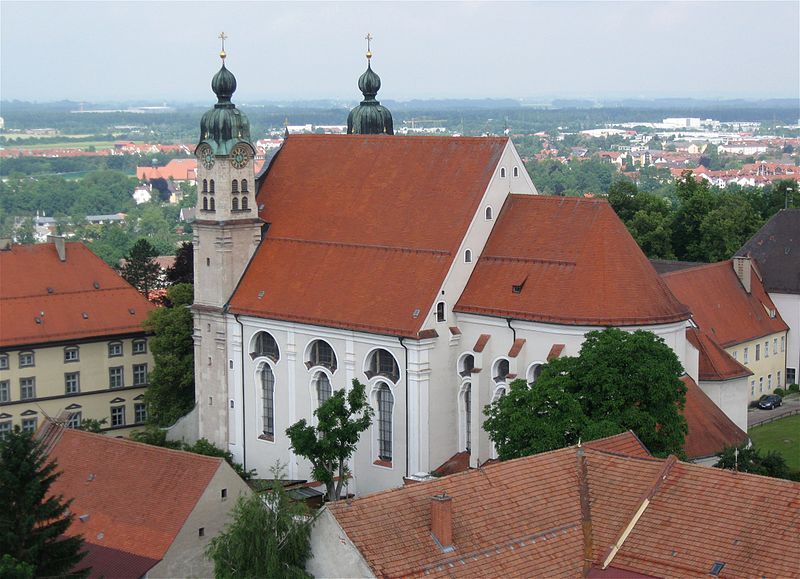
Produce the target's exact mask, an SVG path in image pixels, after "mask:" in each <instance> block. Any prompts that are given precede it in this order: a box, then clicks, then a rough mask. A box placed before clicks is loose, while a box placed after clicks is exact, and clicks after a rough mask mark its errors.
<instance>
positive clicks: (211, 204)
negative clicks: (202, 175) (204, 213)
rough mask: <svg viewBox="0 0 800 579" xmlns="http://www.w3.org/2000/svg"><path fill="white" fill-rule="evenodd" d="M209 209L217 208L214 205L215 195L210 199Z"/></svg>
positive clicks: (214, 209)
mask: <svg viewBox="0 0 800 579" xmlns="http://www.w3.org/2000/svg"><path fill="white" fill-rule="evenodd" d="M212 183H213V181H212ZM208 209H209V211H216V208H215V207H214V198H213V197H212V198H211V200H210V202H209V204H208Z"/></svg>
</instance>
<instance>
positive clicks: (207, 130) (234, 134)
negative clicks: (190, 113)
mask: <svg viewBox="0 0 800 579" xmlns="http://www.w3.org/2000/svg"><path fill="white" fill-rule="evenodd" d="M211 89H212V90H213V91H214V93H215V94H216V95H217V104H215V105H214V108H213V109H210V110H208V111H206V113H205V114H204V115H203V118H202V119H201V120H200V143H198V146H200V145H201V144H203V143H207V144H208V145H209V146H211V151H212V152H213V153H214V155H228V154H230V152H231V150H232V149H233V148H234V147H235V146H236V145H237V144H238V143H240V142H245V143H247V144H248V145H249V144H250V121H249V120H248V119H247V115H245V114H244V113H242V112H241V111H240V110H238V109H237V108H236V105H234V104H233V103H232V102H231V97H232V96H233V93H234V92H235V91H236V77H235V76H233V74H232V73H231V71H229V70H228V69H227V68H225V61H224V60H223V62H222V68H220V69H219V72H218V73H217V74H215V75H214V78H213V79H212V80H211ZM251 148H252V145H251Z"/></svg>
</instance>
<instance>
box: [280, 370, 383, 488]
mask: <svg viewBox="0 0 800 579" xmlns="http://www.w3.org/2000/svg"><path fill="white" fill-rule="evenodd" d="M373 414H374V412H373V410H372V407H370V405H369V403H368V402H367V397H366V394H365V386H364V385H363V384H362V383H361V382H359V381H358V380H356V379H354V380H353V387H352V388H351V389H350V391H349V392H348V393H346V394H345V391H344V390H337V391H336V392H334V393H333V395H332V396H331V397H330V398H329V399H328V400H326V401H325V402H323V403H322V404H320V406H319V408H317V409H316V410H315V411H314V416H316V417H317V425H316V426H312V425H310V424H307V423H306V420H305V419H302V420H300V421H298V422H295V423H294V424H292V425H291V426H290V427H289V428H287V429H286V435H287V436H288V437H289V440H291V447H292V449H293V450H294V451H295V452H296V453H297V454H299V455H300V456H303V457H305V458H307V459H308V460H309V461H311V466H312V467H313V470H312V473H313V476H314V478H315V479H316V480H318V481H320V482H323V483H325V488H326V490H327V497H328V500H329V501H336V500H338V499H339V497H340V496H341V492H342V487H343V486H344V484H345V483H346V482H347V479H348V478H349V477H350V473H349V472H348V470H347V460H348V459H349V458H350V456H352V454H353V452H355V450H356V445H357V444H358V439H359V438H360V437H361V433H362V432H364V431H365V430H366V429H367V428H369V426H370V424H372V415H373Z"/></svg>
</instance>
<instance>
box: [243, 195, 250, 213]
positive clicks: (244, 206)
mask: <svg viewBox="0 0 800 579" xmlns="http://www.w3.org/2000/svg"><path fill="white" fill-rule="evenodd" d="M248 209H250V207H248V205H247V197H242V211H247V210H248Z"/></svg>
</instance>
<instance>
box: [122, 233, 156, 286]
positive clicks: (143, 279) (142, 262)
mask: <svg viewBox="0 0 800 579" xmlns="http://www.w3.org/2000/svg"><path fill="white" fill-rule="evenodd" d="M156 257H158V252H157V251H156V249H155V247H153V246H152V245H151V244H150V242H149V241H147V240H146V239H140V240H139V241H137V242H136V243H134V245H133V247H132V248H131V250H130V252H129V253H128V255H127V256H126V257H125V265H124V266H123V267H122V271H121V273H122V277H124V278H125V280H126V281H127V282H128V283H129V284H131V285H132V286H133V287H135V288H136V289H137V290H139V293H141V294H142V295H143V296H144V297H146V298H148V299H149V297H150V292H151V291H152V290H154V289H158V288H159V287H161V285H162V284H161V267H160V266H159V265H158V263H156V260H155V258H156Z"/></svg>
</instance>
